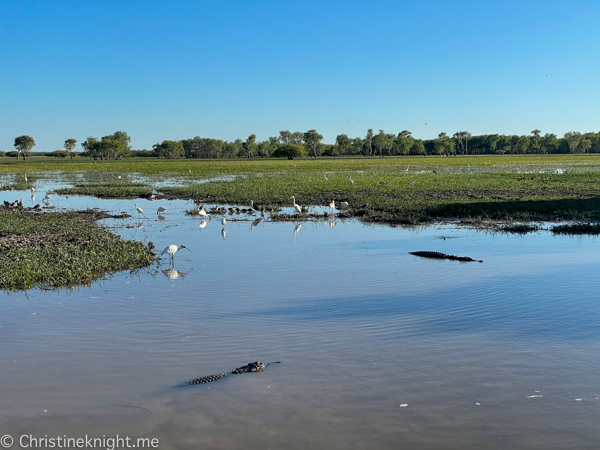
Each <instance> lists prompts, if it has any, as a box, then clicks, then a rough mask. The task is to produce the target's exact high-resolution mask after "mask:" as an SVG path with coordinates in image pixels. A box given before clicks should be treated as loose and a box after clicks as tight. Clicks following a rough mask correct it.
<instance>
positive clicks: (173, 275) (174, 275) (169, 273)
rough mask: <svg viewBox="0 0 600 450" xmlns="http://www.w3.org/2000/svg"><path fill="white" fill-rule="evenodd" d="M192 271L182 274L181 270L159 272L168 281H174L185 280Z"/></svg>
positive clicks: (162, 270)
mask: <svg viewBox="0 0 600 450" xmlns="http://www.w3.org/2000/svg"><path fill="white" fill-rule="evenodd" d="M192 270H194V269H190V270H188V271H187V272H182V271H181V270H175V269H161V272H162V273H163V274H164V275H165V276H166V277H167V278H169V279H170V280H175V279H177V278H179V277H181V278H185V277H186V276H187V275H188V274H189V273H190V272H191V271H192Z"/></svg>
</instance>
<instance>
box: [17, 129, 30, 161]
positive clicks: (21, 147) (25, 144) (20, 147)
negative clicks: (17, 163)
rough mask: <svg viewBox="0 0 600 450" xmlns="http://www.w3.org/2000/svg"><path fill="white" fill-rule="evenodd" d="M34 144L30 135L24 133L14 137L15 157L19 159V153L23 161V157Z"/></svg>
mask: <svg viewBox="0 0 600 450" xmlns="http://www.w3.org/2000/svg"><path fill="white" fill-rule="evenodd" d="M34 146H35V140H34V139H33V138H32V137H31V136H27V135H26V134H25V135H23V136H19V137H16V138H15V148H16V149H17V159H19V155H21V156H22V157H23V161H25V157H26V156H29V152H31V149H32V148H33V147H34Z"/></svg>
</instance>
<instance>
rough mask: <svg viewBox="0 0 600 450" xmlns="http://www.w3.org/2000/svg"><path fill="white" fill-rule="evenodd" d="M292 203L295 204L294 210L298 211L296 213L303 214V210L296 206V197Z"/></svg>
mask: <svg viewBox="0 0 600 450" xmlns="http://www.w3.org/2000/svg"><path fill="white" fill-rule="evenodd" d="M292 201H293V202H294V208H295V209H296V211H298V214H300V213H302V208H301V207H300V205H297V204H296V197H294V196H293V195H292Z"/></svg>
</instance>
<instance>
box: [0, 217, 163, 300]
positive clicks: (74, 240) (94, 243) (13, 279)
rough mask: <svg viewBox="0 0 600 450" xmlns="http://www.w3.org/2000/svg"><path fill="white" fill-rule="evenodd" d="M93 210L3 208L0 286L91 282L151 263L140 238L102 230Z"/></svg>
mask: <svg viewBox="0 0 600 450" xmlns="http://www.w3.org/2000/svg"><path fill="white" fill-rule="evenodd" d="M105 217H108V214H106V213H101V212H98V211H94V210H87V211H70V212H66V213H54V212H53V213H40V214H36V213H31V212H25V211H15V210H0V289H2V290H4V291H15V290H25V289H31V288H43V289H54V288H59V287H73V286H76V285H81V284H85V285H89V284H90V283H91V282H92V281H93V280H95V279H98V278H101V277H104V276H105V275H106V274H111V273H114V272H119V271H123V270H134V269H139V268H142V267H145V266H148V265H149V264H151V263H152V262H153V261H154V259H155V258H154V255H153V254H152V253H151V252H150V251H149V250H148V248H147V247H146V246H145V245H144V244H142V243H141V242H136V241H123V240H122V239H121V238H120V237H118V236H115V235H114V234H112V233H110V232H108V231H106V230H104V229H102V228H101V227H99V226H98V224H97V222H96V221H97V220H99V219H102V218H105Z"/></svg>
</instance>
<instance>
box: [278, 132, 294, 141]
mask: <svg viewBox="0 0 600 450" xmlns="http://www.w3.org/2000/svg"><path fill="white" fill-rule="evenodd" d="M279 140H280V141H281V143H282V144H284V145H285V144H289V143H291V141H292V132H291V131H289V130H282V131H280V132H279Z"/></svg>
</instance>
